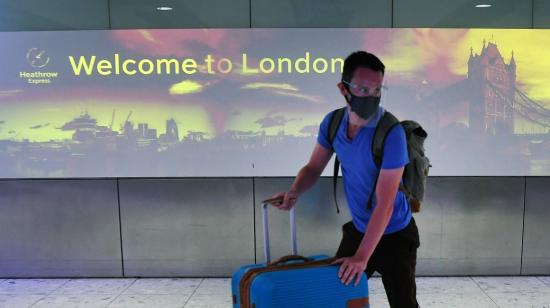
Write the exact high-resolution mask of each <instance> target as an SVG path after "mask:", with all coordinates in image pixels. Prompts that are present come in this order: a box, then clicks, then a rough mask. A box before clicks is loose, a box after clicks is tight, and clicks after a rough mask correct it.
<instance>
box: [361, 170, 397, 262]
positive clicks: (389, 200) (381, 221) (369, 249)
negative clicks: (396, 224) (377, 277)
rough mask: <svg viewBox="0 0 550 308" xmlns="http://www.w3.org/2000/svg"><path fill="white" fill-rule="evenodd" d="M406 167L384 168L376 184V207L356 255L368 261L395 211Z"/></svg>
mask: <svg viewBox="0 0 550 308" xmlns="http://www.w3.org/2000/svg"><path fill="white" fill-rule="evenodd" d="M404 169H405V168H404V167H401V168H396V169H382V170H381V171H380V176H379V178H378V184H377V185H376V200H377V202H376V208H375V209H374V211H373V213H372V216H371V218H370V220H369V224H368V225H367V230H366V232H365V236H364V237H363V240H362V241H361V244H360V245H359V249H357V253H356V255H357V256H358V257H359V258H361V259H363V260H365V263H366V262H368V260H369V259H370V257H371V256H372V253H373V252H374V249H375V248H376V245H378V242H379V241H380V238H382V235H384V231H385V230H386V227H387V226H388V223H389V221H390V218H391V216H392V213H393V203H394V202H395V197H396V195H397V190H398V189H399V183H400V182H401V177H402V176H403V170H404Z"/></svg>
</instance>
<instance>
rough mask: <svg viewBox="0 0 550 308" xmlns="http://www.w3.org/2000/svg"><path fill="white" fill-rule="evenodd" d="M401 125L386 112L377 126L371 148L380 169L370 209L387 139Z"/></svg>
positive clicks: (368, 205)
mask: <svg viewBox="0 0 550 308" xmlns="http://www.w3.org/2000/svg"><path fill="white" fill-rule="evenodd" d="M399 124H400V122H399V120H398V119H397V118H396V117H395V116H394V115H393V114H392V113H391V112H389V111H385V112H384V114H383V115H382V118H380V120H379V121H378V124H376V128H375V131H374V137H373V138H372V146H371V148H372V157H373V159H374V163H375V165H376V167H377V168H378V173H377V175H376V179H375V180H374V187H373V188H372V190H371V193H370V196H369V200H368V202H367V208H368V209H371V208H372V198H373V196H374V194H375V191H376V184H378V176H379V175H380V169H381V168H382V158H383V157H384V144H385V143H386V137H387V136H388V133H389V132H390V131H391V130H392V128H394V127H395V126H396V125H399Z"/></svg>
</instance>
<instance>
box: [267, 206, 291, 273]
mask: <svg viewBox="0 0 550 308" xmlns="http://www.w3.org/2000/svg"><path fill="white" fill-rule="evenodd" d="M276 201H277V200H273V199H268V200H264V201H263V207H262V221H263V228H264V255H265V260H266V262H267V263H270V262H271V252H270V247H269V218H268V207H269V206H270V205H271V204H273V203H276ZM281 202H282V200H281ZM294 213H295V212H294V207H292V209H290V211H289V216H290V247H291V251H292V254H293V255H297V254H298V245H297V242H296V220H295V215H294Z"/></svg>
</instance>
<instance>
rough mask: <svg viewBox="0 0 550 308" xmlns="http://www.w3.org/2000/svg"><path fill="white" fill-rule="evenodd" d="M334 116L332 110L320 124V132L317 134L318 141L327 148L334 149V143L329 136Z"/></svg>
mask: <svg viewBox="0 0 550 308" xmlns="http://www.w3.org/2000/svg"><path fill="white" fill-rule="evenodd" d="M331 118H332V112H331V113H329V114H327V115H326V116H325V118H324V119H323V122H321V125H319V134H318V135H317V143H319V144H320V145H321V146H322V147H324V148H325V149H328V150H331V151H333V148H332V145H331V144H330V140H329V138H328V130H329V125H330V119H331Z"/></svg>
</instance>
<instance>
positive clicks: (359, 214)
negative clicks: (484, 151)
mask: <svg viewBox="0 0 550 308" xmlns="http://www.w3.org/2000/svg"><path fill="white" fill-rule="evenodd" d="M384 69H385V66H384V64H383V63H382V62H381V61H380V59H378V58H377V57H376V56H375V55H373V54H370V53H367V52H365V51H357V52H354V53H352V54H351V55H349V56H348V57H347V58H346V60H345V61H344V69H343V73H342V80H341V82H340V83H338V84H337V86H338V89H339V90H340V93H341V94H342V96H343V97H344V98H345V100H346V103H347V108H346V109H347V110H346V111H345V114H344V117H343V119H342V122H341V123H340V127H339V128H338V131H337V134H336V137H335V138H334V141H333V142H332V144H331V143H330V141H329V138H328V134H329V123H330V119H331V116H332V114H328V115H327V116H326V117H325V118H324V120H323V122H322V123H321V125H320V128H319V136H318V138H317V144H316V146H315V148H314V150H313V153H312V155H311V158H310V160H309V162H308V163H307V164H306V165H305V166H304V167H303V168H302V169H301V170H300V171H299V173H298V175H297V176H296V179H295V180H294V183H293V184H292V186H291V188H290V189H289V191H288V192H282V193H279V194H277V195H275V196H274V198H282V200H283V201H282V203H280V204H278V205H275V206H276V207H277V208H279V209H282V210H289V209H291V208H292V207H293V206H294V204H295V203H296V200H297V199H298V197H299V196H300V195H302V194H303V193H304V192H305V191H306V190H307V189H309V188H310V187H311V186H313V184H314V183H315V182H316V180H317V179H318V178H319V177H320V175H321V173H322V172H323V170H324V169H325V167H326V165H327V163H328V162H329V160H330V158H331V157H332V154H333V153H334V152H336V154H337V156H338V159H339V160H340V163H341V166H342V173H343V179H344V190H345V193H346V198H347V201H348V206H349V209H350V213H351V216H352V221H350V222H348V223H346V224H344V226H343V227H342V230H343V237H342V241H341V242H340V246H339V248H338V251H337V253H336V257H337V258H338V259H337V260H336V261H334V263H335V264H336V263H337V264H341V265H340V269H339V273H338V276H339V277H340V278H341V281H342V283H345V284H349V283H351V282H353V281H354V278H355V285H357V284H358V283H359V280H360V278H361V274H362V272H363V271H365V272H366V274H367V277H371V276H372V274H373V273H374V272H375V271H377V272H379V273H380V275H381V276H382V282H383V284H384V289H385V290H386V295H387V297H388V302H389V303H390V306H391V307H392V308H393V307H399V308H401V307H418V303H417V301H416V283H415V267H416V251H417V248H418V247H419V245H420V241H419V236H418V229H417V227H416V224H415V221H414V218H412V215H411V209H410V206H409V204H408V203H407V200H406V198H405V196H404V194H403V193H402V192H400V191H398V188H399V183H400V181H401V177H402V174H403V170H404V166H405V165H406V164H408V162H409V160H408V153H407V141H406V137H405V132H404V129H403V127H402V126H401V125H397V126H396V127H394V128H393V129H392V130H391V131H390V132H389V133H388V135H387V138H386V141H385V146H384V151H383V157H382V164H381V168H380V169H378V167H377V166H376V164H375V162H374V160H373V157H372V154H371V153H372V150H371V145H372V139H373V136H374V131H375V128H376V124H377V122H378V121H379V120H380V118H381V117H382V115H383V113H384V109H383V108H382V107H380V106H379V104H380V97H381V94H382V81H383V78H384ZM377 176H378V179H377ZM373 189H374V192H373ZM371 192H373V194H372V202H371V204H370V206H369V205H368V203H369V202H368V201H369V199H370V197H371Z"/></svg>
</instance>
